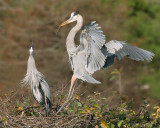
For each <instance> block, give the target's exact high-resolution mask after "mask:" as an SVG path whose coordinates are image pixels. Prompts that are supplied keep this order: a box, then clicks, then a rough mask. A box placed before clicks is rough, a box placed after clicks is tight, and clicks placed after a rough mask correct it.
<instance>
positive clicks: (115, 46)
mask: <svg viewBox="0 0 160 128" xmlns="http://www.w3.org/2000/svg"><path fill="white" fill-rule="evenodd" d="M105 47H106V50H107V54H110V55H109V56H110V57H111V56H112V57H113V56H115V57H116V58H117V59H118V60H121V59H122V58H123V57H124V56H128V58H130V59H132V60H136V61H144V60H147V61H151V60H152V58H153V56H154V54H153V53H152V52H149V51H147V50H144V49H141V48H137V47H135V46H132V45H130V44H126V43H125V41H116V40H111V41H110V42H108V43H106V44H105ZM106 62H107V60H106Z"/></svg>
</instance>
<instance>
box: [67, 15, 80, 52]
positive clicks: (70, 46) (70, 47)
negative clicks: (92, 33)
mask: <svg viewBox="0 0 160 128" xmlns="http://www.w3.org/2000/svg"><path fill="white" fill-rule="evenodd" d="M82 25H83V18H82V16H81V15H80V16H79V17H78V19H77V24H76V26H74V27H73V28H72V29H71V31H70V32H69V34H68V36H67V40H66V47H67V51H68V53H69V54H72V53H73V52H74V51H75V49H76V44H75V42H74V38H75V35H76V34H77V32H78V31H79V30H80V29H81V28H82Z"/></svg>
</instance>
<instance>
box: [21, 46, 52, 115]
mask: <svg viewBox="0 0 160 128" xmlns="http://www.w3.org/2000/svg"><path fill="white" fill-rule="evenodd" d="M29 52H30V56H29V59H28V64H27V74H26V75H25V78H24V79H23V80H22V83H24V84H25V85H26V84H28V85H30V87H31V91H32V94H33V96H34V98H35V100H36V101H37V102H38V103H39V104H41V105H44V106H45V108H46V116H49V113H50V109H51V107H52V102H51V93H50V88H49V86H48V84H47V82H46V81H45V79H44V76H43V74H41V73H40V72H39V71H38V70H37V68H36V64H35V60H34V48H33V45H32V46H31V48H30V50H29Z"/></svg>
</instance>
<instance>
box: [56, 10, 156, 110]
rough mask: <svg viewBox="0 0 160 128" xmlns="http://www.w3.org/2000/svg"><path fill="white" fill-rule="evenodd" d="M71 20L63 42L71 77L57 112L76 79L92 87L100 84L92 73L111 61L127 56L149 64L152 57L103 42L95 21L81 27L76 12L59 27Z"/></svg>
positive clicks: (118, 42)
mask: <svg viewBox="0 0 160 128" xmlns="http://www.w3.org/2000/svg"><path fill="white" fill-rule="evenodd" d="M74 21H77V24H76V26H74V27H73V28H72V29H71V31H70V32H69V34H68V36H67V39H66V47H67V51H68V54H69V60H70V63H71V67H72V70H73V76H72V79H71V86H70V90H69V94H68V97H67V100H66V102H65V103H64V104H63V105H62V106H61V108H60V109H59V111H60V110H61V109H63V107H64V106H65V104H67V102H68V101H69V99H70V98H71V97H72V94H73V91H74V82H75V80H76V79H81V80H83V81H86V82H89V83H93V84H100V83H101V82H99V81H97V80H95V79H94V78H93V77H92V74H93V73H94V72H95V71H97V70H100V69H102V68H107V67H108V66H110V65H112V64H113V63H114V58H116V59H117V60H120V59H122V58H123V57H124V56H128V58H130V59H132V60H136V61H143V60H148V61H151V60H152V58H153V56H154V54H153V53H151V52H149V51H146V50H143V49H140V48H137V47H135V46H132V45H129V44H126V43H125V42H126V41H117V40H111V41H109V42H108V43H105V42H106V37H105V35H104V34H103V31H101V30H100V28H101V27H99V25H98V24H96V21H92V22H90V23H89V24H88V25H86V26H84V27H82V25H83V18H82V16H81V15H80V14H79V11H77V12H73V13H71V16H70V18H69V19H68V20H67V21H65V22H63V23H62V24H61V25H60V26H64V25H66V24H69V23H71V22H74ZM81 28H82V32H81V35H80V45H79V46H77V47H76V44H75V42H74V38H75V35H76V33H77V32H78V31H79V30H80V29H81ZM59 111H58V112H59ZM58 112H57V113H58Z"/></svg>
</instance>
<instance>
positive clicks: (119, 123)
mask: <svg viewBox="0 0 160 128" xmlns="http://www.w3.org/2000/svg"><path fill="white" fill-rule="evenodd" d="M122 123H123V120H120V121H119V122H118V127H119V128H120V127H121V125H122Z"/></svg>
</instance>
